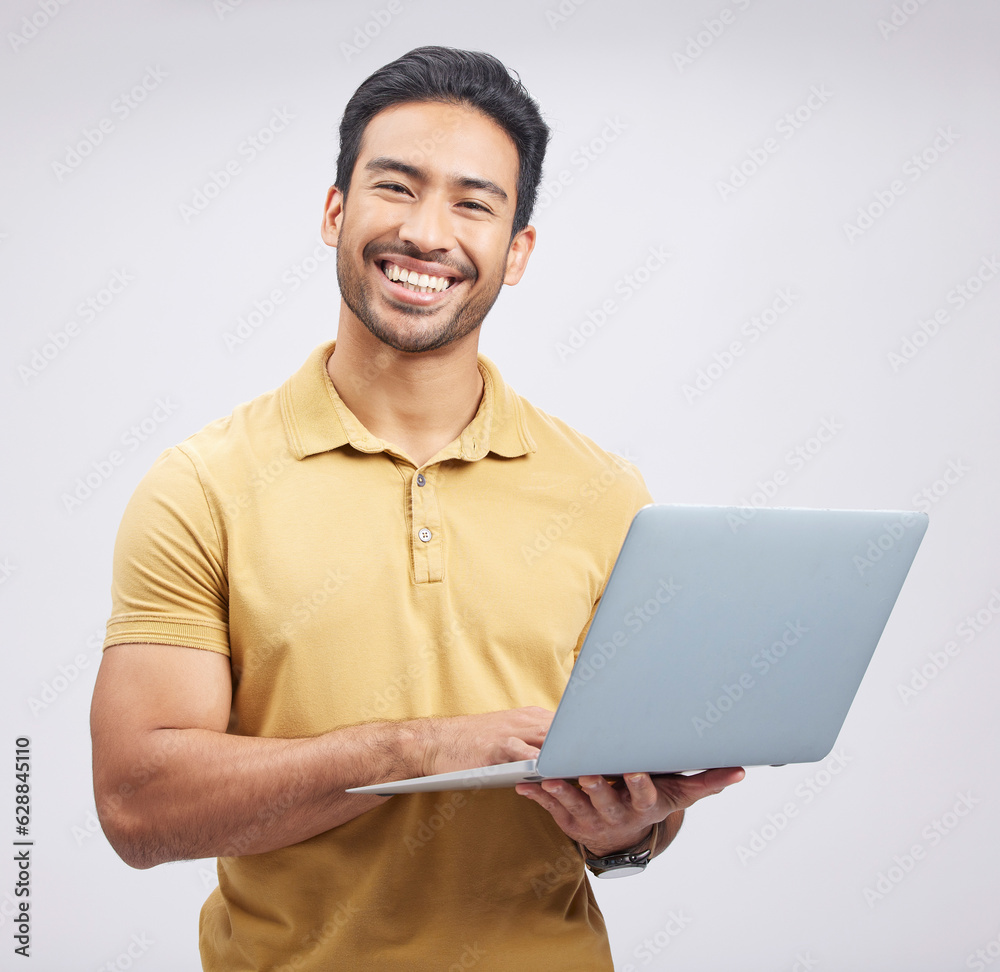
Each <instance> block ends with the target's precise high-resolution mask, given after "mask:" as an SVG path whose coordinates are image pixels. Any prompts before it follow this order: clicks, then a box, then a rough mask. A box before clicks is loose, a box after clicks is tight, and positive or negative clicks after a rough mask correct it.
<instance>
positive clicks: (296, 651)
mask: <svg viewBox="0 0 1000 972" xmlns="http://www.w3.org/2000/svg"><path fill="white" fill-rule="evenodd" d="M548 135H549V133H548V129H547V127H546V126H545V124H544V122H543V121H542V119H541V117H540V115H539V112H538V108H537V106H536V104H535V103H534V101H532V99H531V98H530V97H529V96H528V94H527V93H526V92H525V91H524V89H523V87H522V86H521V85H520V83H519V82H516V81H514V80H513V79H512V78H511V77H510V75H509V74H508V72H507V70H506V68H504V66H503V65H502V64H501V63H500V62H499V61H497V60H496V59H494V58H492V57H489V56H488V55H484V54H477V53H470V52H464V51H456V50H450V49H446V48H437V47H429V48H421V49H418V50H415V51H411V52H410V53H409V54H407V55H405V56H404V57H402V58H400V59H399V60H397V61H395V62H393V63H392V64H389V65H387V66H386V67H384V68H382V69H381V70H379V71H377V72H376V73H375V74H374V75H372V77H370V78H369V79H368V80H367V81H365V82H364V83H363V84H362V85H361V87H360V88H359V89H358V91H357V92H356V93H355V94H354V96H353V97H352V99H351V101H350V102H349V104H348V106H347V109H346V111H345V114H344V119H343V122H342V124H341V152H340V158H339V161H338V170H337V184H336V186H334V187H333V188H331V189H330V191H329V193H328V195H327V199H326V206H325V210H324V216H323V223H322V234H323V238H324V240H325V241H326V242H327V243H328V244H329V245H331V246H334V247H336V248H337V279H338V282H339V284H340V290H341V295H342V303H341V307H340V320H339V327H338V332H337V340H336V342H329V343H327V344H325V345H323V346H321V347H320V348H317V349H316V350H315V351H314V352H313V354H312V355H311V356H310V358H309V360H308V361H307V362H306V364H305V365H304V366H303V368H302V369H301V370H300V371H299V372H297V373H296V374H295V375H294V376H293V377H292V378H290V379H289V380H288V381H287V382H286V383H285V384H284V385H283V386H282V387H281V388H279V389H277V390H276V391H274V392H271V393H268V394H266V395H262V396H261V397H260V398H257V399H255V400H254V401H252V402H249V403H247V404H245V405H242V406H240V407H239V408H237V409H236V410H235V411H234V412H233V414H232V415H231V416H229V417H227V418H225V419H222V420H219V421H217V422H213V423H211V424H210V425H208V426H206V428H204V429H203V430H202V431H201V432H199V433H197V434H196V435H194V436H192V437H190V438H189V439H187V440H186V441H185V442H183V443H181V444H180V445H179V446H177V447H175V448H173V449H169V450H167V451H166V452H165V453H164V454H163V455H162V456H161V457H160V458H159V460H158V461H157V463H156V464H155V465H154V467H153V468H152V469H151V470H150V472H149V473H148V474H147V476H146V477H145V479H144V480H143V481H142V483H140V485H139V487H138V488H137V490H136V493H135V495H134V496H133V498H132V500H131V502H130V504H129V507H128V509H127V510H126V512H125V515H124V518H123V521H122V525H121V528H120V530H119V535H118V540H117V543H116V548H115V567H114V585H113V601H114V604H113V614H112V617H111V619H110V621H109V623H108V636H107V640H106V642H105V649H106V650H105V654H104V658H103V661H102V664H101V669H100V673H99V676H98V681H97V685H96V688H95V693H94V702H93V712H92V733H93V740H94V780H95V791H96V796H97V807H98V812H99V815H100V819H101V822H102V825H103V827H104V830H105V833H106V834H107V835H108V839H109V840H110V841H111V843H112V845H113V846H114V847H115V849H116V850H117V851H118V853H119V854H120V855H121V857H122V858H123V859H124V860H125V861H126V862H127V863H129V864H131V865H132V866H134V867H151V866H153V865H155V864H158V863H161V862H164V861H170V860H180V859H189V858H200V857H208V856H217V857H218V858H219V863H218V872H219V888H218V889H217V890H216V891H214V892H213V893H212V894H211V895H210V896H209V898H208V900H207V901H206V903H205V905H204V908H203V910H202V916H201V930H200V942H201V954H202V961H203V963H204V967H205V969H208V970H211V972H222V970H226V972H237V970H238V972H246V970H251V969H254V970H256V969H275V968H281V969H296V970H324V972H327V970H330V969H350V970H361V969H365V970H380V969H408V970H423V969H427V970H431V969H433V970H435V972H440V970H442V969H447V968H449V967H455V968H464V967H468V966H469V964H471V963H475V964H476V965H477V966H478V968H481V969H483V970H486V969H510V968H516V967H521V968H531V969H535V968H539V969H540V968H544V969H546V970H550V972H555V970H575V972H579V970H591V969H593V970H598V969H610V968H611V967H612V966H611V958H610V950H609V946H608V940H607V935H606V932H605V928H604V922H603V919H602V917H601V914H600V911H599V909H598V907H597V904H596V902H595V900H594V897H593V894H592V891H591V889H590V885H589V883H588V881H587V878H586V876H585V872H584V856H585V855H586V856H587V857H589V858H592V859H593V858H602V857H605V856H607V855H610V854H612V853H613V852H617V851H622V850H625V849H635V850H636V852H639V851H642V850H645V849H650V850H652V851H653V853H659V852H660V851H662V849H663V848H664V847H666V845H667V844H668V843H669V842H670V840H671V839H672V838H673V836H674V834H675V833H676V832H677V828H678V827H679V826H680V821H681V817H682V815H683V810H684V808H685V807H688V806H690V805H691V804H692V803H694V802H695V801H696V800H698V799H700V798H701V797H703V796H705V795H707V794H709V793H713V792H719V791H720V790H721V789H722V788H723V787H724V786H726V785H728V784H730V783H732V782H736V781H737V780H738V779H740V778H742V775H743V773H742V770H739V769H733V770H713V771H710V772H708V773H704V774H702V775H700V776H694V777H674V778H667V777H665V778H660V779H657V780H656V781H655V782H654V781H653V780H651V779H650V777H649V776H647V775H643V774H639V775H636V776H635V777H630V778H629V779H628V780H627V786H626V787H624V788H621V787H619V788H616V787H613V786H612V785H611V784H610V783H609V782H607V781H605V780H602V779H600V778H587V777H585V778H582V779H581V780H580V781H579V783H580V787H579V788H578V787H576V786H574V785H573V783H572V782H569V781H549V782H546V783H543V784H541V785H519V786H517V787H516V789H498V790H476V791H465V792H462V791H455V792H452V793H444V794H442V793H426V794H411V795H407V796H398V797H390V798H385V797H374V796H368V795H353V794H346V793H345V792H344V791H345V789H347V788H349V787H352V786H359V785H364V784H368V783H375V782H379V781H384V780H387V779H398V778H403V777H409V776H419V775H423V774H427V773H437V772H445V771H448V770H454V769H464V768H470V767H474V766H478V765H483V764H487V763H497V762H507V761H511V760H518V759H527V758H532V757H534V756H535V755H537V753H538V747H539V746H540V744H541V742H542V739H543V737H544V735H545V732H546V728H547V726H548V725H549V722H550V721H551V717H552V710H553V708H554V706H555V705H556V703H557V702H558V699H559V696H560V694H561V692H562V690H563V687H564V686H565V684H566V681H567V679H568V677H569V673H570V669H571V667H572V664H573V660H574V658H575V655H576V653H577V652H578V651H579V648H580V645H581V643H582V639H583V635H584V633H585V631H586V628H587V626H588V624H589V621H590V619H591V617H592V615H593V611H594V608H595V606H596V603H597V601H598V599H599V597H600V594H601V591H602V589H603V586H604V583H605V581H606V580H607V577H608V574H609V573H610V570H611V566H612V564H613V562H614V559H615V556H616V555H617V553H618V550H619V548H620V545H621V542H622V540H623V538H624V535H625V532H626V530H627V527H628V524H629V522H630V520H631V517H632V515H633V514H634V512H635V511H636V510H637V509H638V508H639V507H641V506H642V505H644V504H645V503H647V502H649V494H648V492H647V490H646V488H645V486H644V484H643V482H642V479H641V477H640V476H639V474H638V472H637V471H636V470H635V469H634V468H633V467H632V466H631V465H630V464H628V463H626V462H624V461H623V460H620V459H617V458H616V457H613V456H610V455H609V454H607V453H605V452H603V451H601V450H600V449H598V448H597V446H595V445H594V444H593V443H592V442H590V440H588V439H586V438H585V437H583V436H581V435H579V434H578V433H576V432H574V431H573V430H572V429H570V428H569V427H568V426H566V425H565V424H563V423H561V422H559V421H558V420H556V419H554V418H552V417H550V416H548V415H545V414H544V413H542V412H540V411H538V410H537V409H535V408H533V407H532V406H531V405H530V404H529V403H528V402H526V401H525V400H524V399H522V398H520V397H519V396H517V395H516V394H514V392H513V391H511V389H509V388H508V387H507V386H506V385H505V384H504V383H503V381H502V379H501V377H500V374H499V372H498V371H497V369H496V366H495V365H493V364H492V363H491V362H489V361H488V360H487V359H486V358H484V357H482V356H480V355H479V354H478V338H479V328H480V325H481V323H482V320H483V318H484V317H485V315H486V313H487V312H488V310H489V308H490V307H491V306H492V304H493V302H494V300H495V299H496V297H497V295H498V293H499V290H500V287H501V285H502V284H505V283H506V284H510V285H513V284H516V283H517V282H518V281H519V280H520V278H521V276H522V274H523V273H524V270H525V267H526V265H527V261H528V258H529V256H530V254H531V251H532V249H533V247H534V243H535V230H534V228H533V227H531V226H530V225H528V220H529V218H530V215H531V210H532V205H533V203H534V198H535V192H536V188H537V185H538V182H539V179H540V174H541V163H542V158H543V156H544V150H545V145H546V143H547V140H548ZM595 483H599V484H600V489H599V490H597V489H595V488H594V484H595ZM588 487H589V489H590V493H589V494H588V493H587V489H588ZM585 495H589V496H591V497H592V498H591V499H589V500H587V501H585V502H582V501H581V500H582V497H583V496H585ZM570 509H572V511H573V513H572V515H569V516H567V510H570ZM567 521H569V522H568V523H567ZM553 524H556V525H559V536H557V537H556V538H555V539H549V540H548V542H547V544H539V543H538V542H537V537H538V536H539V535H540V534H541V535H542V536H545V537H547V538H549V537H551V536H552V530H551V527H552V526H553Z"/></svg>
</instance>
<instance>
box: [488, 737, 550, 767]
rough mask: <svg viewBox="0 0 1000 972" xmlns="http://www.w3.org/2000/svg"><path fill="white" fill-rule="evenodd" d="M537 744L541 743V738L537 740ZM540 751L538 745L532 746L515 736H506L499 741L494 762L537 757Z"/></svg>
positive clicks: (510, 761) (509, 761)
mask: <svg viewBox="0 0 1000 972" xmlns="http://www.w3.org/2000/svg"><path fill="white" fill-rule="evenodd" d="M539 745H541V740H539ZM540 752H541V750H540V749H539V747H538V746H532V745H531V743H530V742H527V741H525V740H524V739H520V738H518V737H517V736H508V737H507V738H506V739H505V740H504V741H503V742H502V743H500V746H499V750H498V757H497V759H496V760H495V762H497V763H513V762H516V761H517V760H519V759H537V758H538V754H539V753H540Z"/></svg>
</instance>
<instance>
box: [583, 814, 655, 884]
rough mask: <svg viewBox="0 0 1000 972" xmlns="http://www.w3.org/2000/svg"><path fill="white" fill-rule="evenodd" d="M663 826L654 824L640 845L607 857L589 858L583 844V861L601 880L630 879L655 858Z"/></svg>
mask: <svg viewBox="0 0 1000 972" xmlns="http://www.w3.org/2000/svg"><path fill="white" fill-rule="evenodd" d="M661 826H662V824H659V823H656V824H653V829H652V830H650V832H649V833H648V834H646V836H645V837H643V838H642V840H640V841H639V843H638V844H635V845H634V846H633V847H628V848H626V849H625V850H622V851H618V852H616V853H614V854H609V855H608V856H607V857H588V856H587V852H586V848H584V847H583V845H582V844H581V845H580V847H581V849H582V850H583V851H584V855H583V859H584V862H585V863H586V865H587V867H588V868H589V869H590V871H591V873H592V874H593V875H594V876H595V877H599V878H617V877H630V876H631V875H633V874H638V873H639V872H640V871H644V870H645V869H646V865H647V864H648V863H649V861H650V858H651V857H652V856H653V848H654V847H655V846H656V838H657V836H658V835H659V832H660V827H661Z"/></svg>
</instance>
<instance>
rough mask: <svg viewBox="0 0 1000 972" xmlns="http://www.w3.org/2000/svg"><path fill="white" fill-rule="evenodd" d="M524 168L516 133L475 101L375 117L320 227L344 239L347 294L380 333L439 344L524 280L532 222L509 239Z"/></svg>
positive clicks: (402, 342)
mask: <svg viewBox="0 0 1000 972" xmlns="http://www.w3.org/2000/svg"><path fill="white" fill-rule="evenodd" d="M517 173H518V155H517V149H516V148H515V146H514V143H513V142H512V141H511V139H510V137H509V136H508V135H507V133H506V132H504V130H503V129H502V128H500V127H499V126H498V125H497V124H496V123H495V122H493V121H492V120H490V119H489V118H487V117H486V116H485V115H482V114H480V113H479V112H477V111H474V110H472V109H470V108H467V107H464V106H456V105H446V104H439V103H436V102H417V103H412V104H403V105H396V106H394V107H392V108H387V109H385V110H384V111H381V112H379V114H377V115H376V116H375V117H374V118H373V119H372V120H371V121H370V122H369V123H368V127H367V128H366V129H365V133H364V136H363V138H362V141H361V150H360V152H359V153H358V160H357V162H356V163H355V166H354V173H353V175H352V178H351V186H350V195H349V198H348V200H347V201H346V203H345V201H344V197H343V194H342V193H340V192H339V191H338V190H337V189H336V188H332V189H331V190H330V193H329V195H328V197H327V208H326V214H325V216H324V221H323V238H324V239H325V240H326V242H327V243H330V244H331V245H334V246H336V247H337V281H338V283H339V284H340V292H341V297H342V298H343V300H344V303H345V304H347V307H348V308H349V309H350V311H351V312H352V313H353V314H354V316H355V317H356V318H357V319H358V320H359V321H360V322H361V323H362V324H363V325H364V326H365V327H366V328H367V329H368V330H369V331H370V332H371V333H372V334H373V335H374V336H375V337H376V338H378V339H379V340H380V341H382V342H383V343H385V344H387V345H389V346H390V347H393V348H396V349H398V350H400V351H414V352H415V351H430V350H433V349H435V348H440V347H444V346H445V345H447V344H450V343H452V342H453V341H456V340H458V339H459V338H462V337H465V336H466V335H467V334H470V333H471V332H472V331H474V330H476V328H478V327H479V325H480V324H481V323H482V321H483V318H484V317H485V316H486V314H487V312H488V311H489V309H490V308H491V307H492V306H493V302H494V301H495V300H496V298H497V295H498V294H499V292H500V287H501V285H502V284H504V283H509V284H514V283H517V281H518V280H520V278H521V274H522V273H523V272H524V265H525V263H526V262H527V258H528V255H529V254H530V252H531V248H532V246H533V245H534V230H533V229H532V228H531V227H527V228H526V229H525V230H523V231H522V232H521V233H519V234H518V235H517V236H516V237H515V238H514V240H511V238H510V231H511V227H512V225H513V219H514V208H515V205H516V203H517V198H516V188H517ZM404 274H405V276H404ZM414 274H416V275H417V279H416V280H414V279H413V275H414ZM424 275H426V276H424Z"/></svg>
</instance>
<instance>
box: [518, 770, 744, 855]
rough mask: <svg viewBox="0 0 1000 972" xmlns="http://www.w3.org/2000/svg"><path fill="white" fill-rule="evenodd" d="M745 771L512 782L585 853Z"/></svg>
mask: <svg viewBox="0 0 1000 972" xmlns="http://www.w3.org/2000/svg"><path fill="white" fill-rule="evenodd" d="M745 775H746V774H745V772H744V771H743V769H742V768H740V767H730V768H728V769H712V770H706V771H705V772H704V773H697V774H695V775H694V776H679V775H676V774H671V775H666V776H656V777H651V776H650V775H649V774H648V773H628V774H626V775H625V787H624V788H617V787H614V786H612V785H611V784H610V783H608V781H607V780H605V779H604V778H603V777H601V776H581V777H580V779H579V783H580V789H577V788H576V787H575V786H573V784H572V783H570V782H569V781H568V780H543V781H542V782H541V783H518V784H517V786H516V787H515V790H517V792H518V793H520V794H521V795H522V796H526V797H528V799H529V800H534V801H535V803H538V804H540V805H541V806H542V807H544V808H545V809H546V810H548V811H549V813H551V814H552V819H553V820H555V822H556V824H558V826H559V827H560V829H562V830H563V831H564V832H565V833H566V834H567V836H569V837H571V838H572V839H573V840H576V841H579V842H580V843H581V844H583V845H584V847H586V848H587V850H588V851H589V852H590V853H591V854H593V855H595V856H596V857H606V856H607V855H609V854H613V853H615V852H616V851H621V850H625V849H626V848H628V847H632V846H634V845H635V844H637V843H639V841H640V840H642V838H643V837H644V836H645V835H646V834H648V833H649V830H650V828H651V827H652V826H653V824H655V823H658V822H659V821H661V820H664V819H666V817H667V816H669V815H670V814H671V813H674V812H675V811H677V810H686V809H687V808H688V807H690V806H691V805H692V804H693V803H695V802H697V801H698V800H700V799H702V797H706V796H711V795H712V794H713V793H721V792H722V791H723V790H724V789H725V788H726V787H727V786H731V785H732V784H733V783H738V782H739V781H740V780H742V779H743V777H744V776H745Z"/></svg>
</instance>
